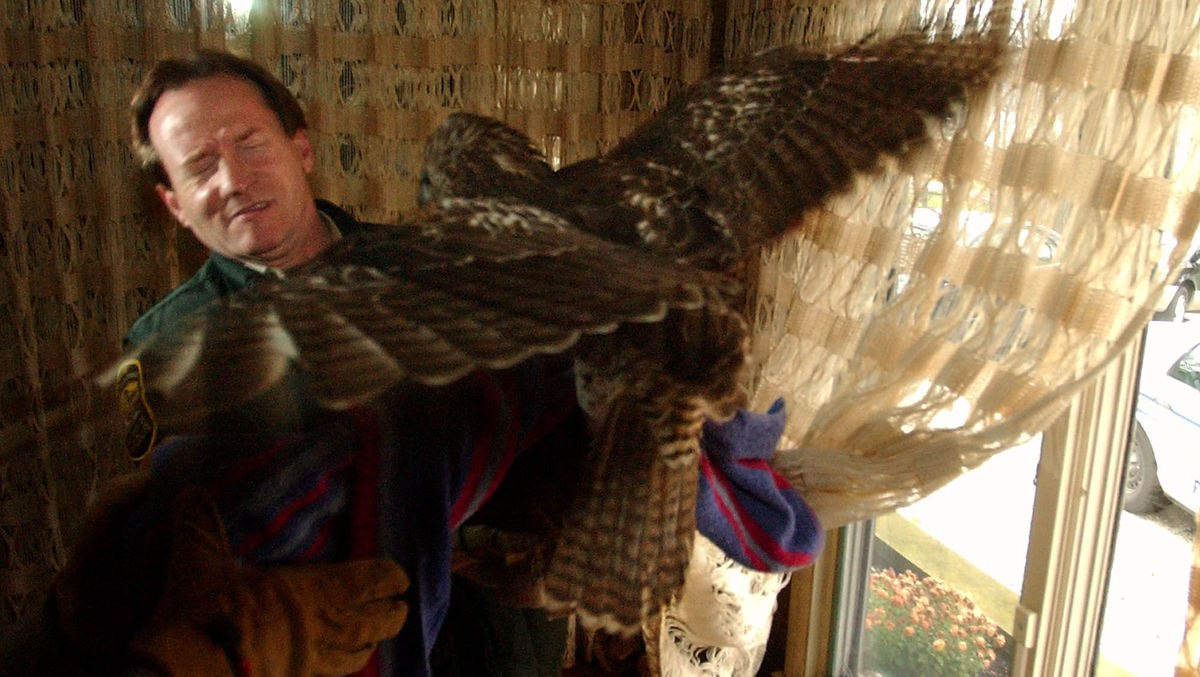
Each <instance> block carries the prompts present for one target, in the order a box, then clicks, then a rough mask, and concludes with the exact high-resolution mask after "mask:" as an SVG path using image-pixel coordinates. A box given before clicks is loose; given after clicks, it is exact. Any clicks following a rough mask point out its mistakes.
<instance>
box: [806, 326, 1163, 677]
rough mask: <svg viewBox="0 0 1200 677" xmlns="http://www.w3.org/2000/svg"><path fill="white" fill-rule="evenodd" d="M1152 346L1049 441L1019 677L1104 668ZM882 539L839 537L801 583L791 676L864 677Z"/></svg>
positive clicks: (1126, 358)
mask: <svg viewBox="0 0 1200 677" xmlns="http://www.w3.org/2000/svg"><path fill="white" fill-rule="evenodd" d="M1143 341H1144V334H1143V335H1142V336H1140V337H1139V338H1138V339H1136V340H1134V341H1132V342H1131V343H1130V345H1129V346H1128V347H1126V349H1125V350H1123V351H1122V352H1121V353H1120V354H1118V355H1117V356H1116V357H1115V358H1114V359H1113V360H1112V361H1111V362H1110V363H1109V365H1108V366H1107V367H1106V368H1105V369H1104V370H1103V371H1102V372H1101V373H1100V374H1099V375H1098V376H1097V378H1096V379H1095V380H1094V381H1093V382H1092V383H1091V384H1089V385H1088V386H1087V387H1086V388H1084V389H1083V390H1082V391H1081V392H1080V393H1079V394H1077V395H1076V396H1075V397H1074V398H1073V399H1072V401H1071V403H1070V405H1069V406H1068V408H1067V410H1066V411H1065V412H1064V413H1063V414H1062V415H1061V416H1060V417H1059V418H1058V420H1057V421H1056V422H1055V423H1054V424H1052V425H1051V426H1050V427H1049V428H1048V429H1047V430H1046V431H1045V432H1044V433H1043V437H1042V453H1041V460H1040V462H1039V464H1038V475H1037V490H1036V492H1035V497H1034V508H1033V518H1032V524H1031V526H1030V534H1029V544H1028V549H1027V551H1026V564H1025V576H1024V582H1023V584H1022V590H1021V596H1020V604H1019V606H1018V609H1017V617H1016V618H1015V619H1014V628H1013V661H1012V671H1011V675H1012V677H1058V676H1059V675H1071V674H1092V672H1093V668H1094V666H1095V665H1096V664H1097V662H1098V660H1099V643H1100V625H1101V622H1102V620H1103V618H1102V616H1103V613H1104V600H1105V595H1106V593H1107V590H1108V580H1109V575H1110V573H1111V567H1112V558H1113V548H1114V547H1115V541H1116V525H1117V519H1118V517H1119V514H1120V510H1121V490H1122V487H1123V485H1124V477H1125V466H1126V463H1127V460H1128V453H1129V441H1130V434H1131V430H1132V424H1133V420H1134V412H1135V405H1136V401H1137V390H1138V374H1139V371H1140V367H1141V360H1142V345H1143ZM873 533H874V530H873V522H871V521H866V522H859V523H856V524H851V525H847V526H845V527H842V528H840V529H837V530H835V531H832V532H830V533H829V534H828V539H827V547H826V550H825V552H824V553H822V555H821V557H819V558H818V559H817V562H816V563H815V565H814V566H813V567H811V568H809V569H806V570H804V571H803V572H797V575H796V576H795V577H794V578H793V581H792V584H791V586H789V595H790V598H789V605H788V618H787V623H788V633H787V651H786V655H785V664H784V675H785V677H824V676H827V675H838V676H839V677H849V676H852V675H854V674H855V670H856V669H857V657H858V650H857V642H858V635H859V632H858V629H860V628H861V627H862V609H863V603H864V601H865V598H864V597H863V595H862V590H863V589H864V588H865V585H866V583H865V581H866V576H867V572H868V563H869V562H870V543H871V539H872V537H873ZM1181 623H1182V619H1181Z"/></svg>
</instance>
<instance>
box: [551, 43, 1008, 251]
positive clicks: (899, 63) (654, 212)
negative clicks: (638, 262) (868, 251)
mask: <svg viewBox="0 0 1200 677" xmlns="http://www.w3.org/2000/svg"><path fill="white" fill-rule="evenodd" d="M1004 47H1005V45H1004V43H1003V42H1002V41H1000V40H999V39H998V36H964V37H962V38H959V39H956V40H951V41H933V42H930V41H928V40H926V39H924V38H922V37H921V36H904V37H898V38H894V39H891V40H887V41H883V42H880V43H877V44H864V45H859V46H855V47H851V48H848V49H844V50H841V51H838V52H806V51H803V50H799V49H797V48H795V47H779V48H776V49H771V50H767V51H765V52H762V53H760V54H758V55H756V56H755V57H753V58H751V59H750V60H749V61H747V62H746V63H744V64H742V65H739V66H735V67H733V68H731V69H729V70H727V71H725V72H722V73H719V74H716V75H712V76H710V77H707V78H705V79H703V80H700V81H699V82H698V83H696V84H695V85H693V86H692V87H691V88H690V89H688V90H687V91H686V92H684V94H683V95H682V96H680V97H678V98H677V99H675V100H674V101H673V102H672V103H671V104H670V105H669V106H668V107H667V109H666V110H664V111H663V112H662V113H660V114H658V115H656V116H655V117H654V118H652V119H651V120H649V121H648V122H646V123H645V124H644V125H642V126H641V127H640V128H638V129H637V130H635V131H634V133H633V134H631V135H630V136H628V137H626V138H625V139H623V140H622V141H621V142H620V143H619V144H618V145H617V146H616V147H615V148H613V149H612V150H611V151H610V152H608V153H607V154H605V155H604V156H602V157H601V158H598V159H591V160H584V161H582V162H579V163H576V164H574V165H570V166H568V167H565V168H564V169H563V170H562V171H560V172H559V175H560V180H562V181H563V182H564V184H566V186H565V188H564V189H563V192H564V194H566V195H570V198H569V199H568V200H566V201H565V204H564V205H563V207H562V208H565V209H566V210H568V211H570V210H571V209H575V210H576V211H577V212H578V213H580V214H581V217H580V218H579V219H577V220H578V221H579V222H580V225H581V226H582V227H585V228H589V229H591V230H593V231H594V232H600V233H601V234H603V235H604V236H606V237H608V238H609V239H613V240H615V241H621V242H626V243H628V244H631V245H635V246H640V247H642V248H645V249H648V250H650V251H654V252H656V253H658V254H660V255H662V256H664V257H667V258H673V259H677V260H683V261H687V262H690V263H694V264H697V265H701V266H704V267H706V268H709V269H717V270H724V269H727V268H728V267H729V266H731V265H733V264H735V263H736V262H738V261H740V260H741V259H743V258H744V257H745V256H746V255H747V254H749V253H752V252H753V251H755V250H756V249H757V247H759V246H761V245H763V244H767V243H769V242H771V241H772V240H774V239H775V238H777V237H778V236H780V235H782V234H783V233H784V232H785V231H786V230H787V229H789V228H793V227H796V226H798V225H799V223H800V219H801V216H802V215H803V214H804V213H805V212H806V211H808V210H810V209H814V208H816V207H818V206H820V205H821V204H822V203H823V202H825V201H826V200H827V199H829V197H831V196H832V195H834V194H837V193H839V192H841V191H844V190H846V189H847V188H849V187H850V186H851V184H852V182H853V180H854V177H855V176H857V175H861V174H863V173H869V172H872V171H876V170H878V169H881V168H882V167H884V164H883V159H884V158H885V157H892V158H898V159H903V158H905V157H906V156H908V155H910V154H911V153H913V152H914V151H917V150H919V149H921V148H924V147H925V146H927V145H928V142H929V138H930V133H931V127H932V126H936V125H940V124H942V122H943V121H944V120H945V118H946V117H947V116H949V115H951V114H952V113H953V112H954V111H955V108H956V107H958V106H960V105H962V104H965V102H966V100H967V98H968V97H969V95H971V94H974V93H977V92H978V91H979V90H980V89H982V88H985V87H986V86H987V85H989V84H990V82H991V81H992V79H993V77H994V76H995V74H996V72H997V71H998V70H999V68H1000V65H1001V60H1002V56H1003V53H1004ZM579 205H582V206H579Z"/></svg>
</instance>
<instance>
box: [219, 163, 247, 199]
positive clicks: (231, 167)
mask: <svg viewBox="0 0 1200 677" xmlns="http://www.w3.org/2000/svg"><path fill="white" fill-rule="evenodd" d="M217 178H218V181H219V182H220V184H219V185H220V187H221V193H222V194H223V195H235V194H237V193H241V192H243V191H245V190H246V189H247V188H249V187H250V184H252V183H254V171H253V169H252V168H251V167H250V166H249V165H248V164H246V163H245V162H243V161H242V160H241V158H239V157H237V155H236V154H232V153H231V154H229V155H226V156H225V157H223V158H221V165H220V169H219V175H218V177H217Z"/></svg>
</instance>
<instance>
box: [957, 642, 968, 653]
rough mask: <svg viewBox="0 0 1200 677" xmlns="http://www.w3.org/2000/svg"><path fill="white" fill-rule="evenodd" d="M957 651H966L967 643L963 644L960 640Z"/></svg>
mask: <svg viewBox="0 0 1200 677" xmlns="http://www.w3.org/2000/svg"><path fill="white" fill-rule="evenodd" d="M958 650H959V651H966V650H967V643H966V642H964V641H962V640H961V639H960V640H959V641H958Z"/></svg>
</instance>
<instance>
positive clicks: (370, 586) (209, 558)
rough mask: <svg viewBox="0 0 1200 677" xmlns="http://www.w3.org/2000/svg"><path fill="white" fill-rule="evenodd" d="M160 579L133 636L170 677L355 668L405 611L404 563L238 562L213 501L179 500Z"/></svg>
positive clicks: (257, 676)
mask: <svg viewBox="0 0 1200 677" xmlns="http://www.w3.org/2000/svg"><path fill="white" fill-rule="evenodd" d="M169 520H170V524H169V528H168V533H169V534H170V538H171V546H170V549H169V554H168V556H167V570H166V583H165V587H164V590H163V594H162V596H161V598H160V599H159V601H158V604H157V606H156V607H155V609H154V612H153V614H152V616H151V618H150V621H149V623H148V624H147V625H146V626H145V627H144V628H143V630H142V631H141V632H139V633H138V634H137V636H135V637H134V640H133V642H132V651H133V655H134V657H135V658H136V659H137V662H139V663H140V664H142V665H146V666H149V667H153V668H155V669H157V670H159V671H161V672H163V673H164V674H166V675H170V677H213V676H217V675H232V676H233V677H250V676H253V677H308V676H309V675H344V674H348V673H351V672H355V671H357V670H359V669H361V668H362V667H363V666H364V665H365V664H366V662H367V661H368V659H369V658H370V656H371V653H372V652H373V651H374V650H375V647H376V646H377V645H378V643H379V642H381V641H383V640H386V639H388V638H390V637H392V636H394V635H395V634H396V633H398V632H399V631H400V628H401V627H402V626H403V625H404V619H405V617H406V615H407V612H408V606H407V604H406V603H405V602H404V601H403V599H402V598H401V594H402V593H403V592H404V591H405V590H406V589H407V588H408V577H407V576H406V575H405V573H404V570H403V569H401V568H400V566H399V565H397V564H396V563H395V562H392V561H390V560H360V561H355V562H345V563H340V564H299V565H279V566H270V567H250V566H243V565H240V564H238V563H237V562H236V561H235V560H234V559H233V555H232V553H231V551H230V549H229V545H228V543H227V542H226V539H225V533H224V529H223V528H222V526H221V521H220V518H219V516H218V515H217V512H216V509H215V507H214V506H213V504H212V502H211V501H210V500H208V499H207V497H206V496H205V495H204V494H203V493H201V492H200V491H199V490H188V491H185V492H184V493H182V494H180V496H179V497H178V498H177V499H176V501H175V503H174V505H173V508H172V512H171V515H170V517H169Z"/></svg>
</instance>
